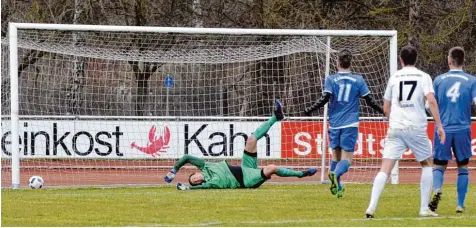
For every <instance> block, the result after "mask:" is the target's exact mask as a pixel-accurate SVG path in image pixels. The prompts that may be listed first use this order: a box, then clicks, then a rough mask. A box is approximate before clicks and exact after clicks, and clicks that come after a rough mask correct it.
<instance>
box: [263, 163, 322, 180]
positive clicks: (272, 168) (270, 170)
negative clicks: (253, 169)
mask: <svg viewBox="0 0 476 228" xmlns="http://www.w3.org/2000/svg"><path fill="white" fill-rule="evenodd" d="M316 172H317V169H316V168H310V169H308V170H305V171H296V170H292V169H287V168H283V167H278V166H276V165H267V166H266V167H264V169H263V173H264V175H265V176H266V177H267V178H268V179H269V178H271V176H272V175H274V174H276V175H277V176H280V177H299V178H302V177H308V176H312V175H314V174H316Z"/></svg>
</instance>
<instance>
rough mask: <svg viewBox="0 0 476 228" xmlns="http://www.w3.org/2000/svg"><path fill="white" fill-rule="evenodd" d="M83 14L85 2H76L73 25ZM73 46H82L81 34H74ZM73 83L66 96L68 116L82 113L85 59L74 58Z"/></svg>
mask: <svg viewBox="0 0 476 228" xmlns="http://www.w3.org/2000/svg"><path fill="white" fill-rule="evenodd" d="M82 12H83V1H81V0H74V14H73V24H78V22H79V21H80V20H79V18H80V16H81V13H82ZM72 39H73V45H74V46H75V47H77V46H79V45H80V42H81V40H82V39H81V32H73V34H72ZM71 79H72V83H70V87H69V92H68V93H67V94H66V99H67V102H68V113H67V114H68V115H79V114H80V113H81V91H82V88H83V86H84V58H82V57H80V56H77V55H75V56H73V68H72V72H71Z"/></svg>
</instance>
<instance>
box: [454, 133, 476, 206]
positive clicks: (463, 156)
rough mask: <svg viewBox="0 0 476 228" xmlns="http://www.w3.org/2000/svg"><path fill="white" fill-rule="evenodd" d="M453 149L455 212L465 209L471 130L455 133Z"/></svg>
mask: <svg viewBox="0 0 476 228" xmlns="http://www.w3.org/2000/svg"><path fill="white" fill-rule="evenodd" d="M454 140H455V150H453V152H454V154H455V157H456V163H457V165H458V179H457V182H456V191H457V192H458V203H457V205H456V212H457V213H462V212H464V211H465V205H464V201H465V199H466V193H467V192H468V185H469V172H468V162H469V159H470V158H471V155H472V154H471V130H470V129H468V130H466V131H463V132H458V133H457V134H455V139H454Z"/></svg>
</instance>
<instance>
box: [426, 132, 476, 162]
mask: <svg viewBox="0 0 476 228" xmlns="http://www.w3.org/2000/svg"><path fill="white" fill-rule="evenodd" d="M434 139H435V142H433V143H434V148H435V153H434V154H433V158H434V159H438V160H441V161H450V160H452V158H453V157H452V154H451V151H452V150H453V154H454V155H455V157H456V160H457V161H462V160H464V159H469V158H471V155H472V154H471V129H467V130H462V131H459V132H454V133H446V140H445V144H441V143H440V138H439V137H438V134H437V133H436V132H435V137H434Z"/></svg>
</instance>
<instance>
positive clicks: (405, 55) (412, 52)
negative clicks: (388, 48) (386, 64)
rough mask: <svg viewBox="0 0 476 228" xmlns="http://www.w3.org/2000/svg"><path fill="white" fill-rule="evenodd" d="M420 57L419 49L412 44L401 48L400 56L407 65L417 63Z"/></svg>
mask: <svg viewBox="0 0 476 228" xmlns="http://www.w3.org/2000/svg"><path fill="white" fill-rule="evenodd" d="M417 57H418V52H417V49H416V48H415V47H413V46H411V45H406V46H405V47H403V48H402V50H400V58H401V59H402V60H403V64H405V65H415V63H416V61H417Z"/></svg>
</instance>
